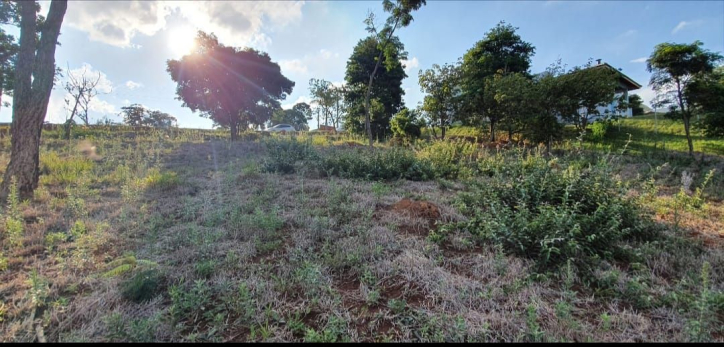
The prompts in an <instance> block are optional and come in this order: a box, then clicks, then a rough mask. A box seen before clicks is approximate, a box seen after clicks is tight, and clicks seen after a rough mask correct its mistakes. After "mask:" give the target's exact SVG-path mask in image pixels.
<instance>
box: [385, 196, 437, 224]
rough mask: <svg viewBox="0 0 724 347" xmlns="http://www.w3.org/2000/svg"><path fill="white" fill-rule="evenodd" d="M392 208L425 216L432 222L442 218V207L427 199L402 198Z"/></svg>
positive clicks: (400, 211)
mask: <svg viewBox="0 0 724 347" xmlns="http://www.w3.org/2000/svg"><path fill="white" fill-rule="evenodd" d="M390 210H391V211H393V212H397V213H401V214H408V215H410V216H411V217H419V218H425V219H427V220H429V221H432V222H434V221H436V220H438V219H440V209H439V208H438V207H437V206H435V204H433V203H430V202H427V201H414V200H410V199H402V200H400V202H398V203H396V204H394V205H392V206H391V207H390Z"/></svg>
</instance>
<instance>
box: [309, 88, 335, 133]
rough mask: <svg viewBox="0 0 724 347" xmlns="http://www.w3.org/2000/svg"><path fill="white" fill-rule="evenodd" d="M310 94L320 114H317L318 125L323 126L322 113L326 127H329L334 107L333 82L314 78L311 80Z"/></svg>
mask: <svg viewBox="0 0 724 347" xmlns="http://www.w3.org/2000/svg"><path fill="white" fill-rule="evenodd" d="M309 93H310V94H311V95H312V102H313V103H315V104H317V107H318V108H319V113H317V125H318V126H319V125H321V124H322V123H321V121H320V119H319V116H320V113H321V115H322V116H323V117H324V125H328V122H329V119H330V118H331V117H332V108H333V107H334V104H335V100H334V86H333V85H332V82H329V81H326V80H323V79H317V78H312V79H310V80H309Z"/></svg>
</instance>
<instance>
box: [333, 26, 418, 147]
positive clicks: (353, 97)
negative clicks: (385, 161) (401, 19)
mask: <svg viewBox="0 0 724 347" xmlns="http://www.w3.org/2000/svg"><path fill="white" fill-rule="evenodd" d="M387 47H388V52H387V53H386V54H384V55H380V54H381V53H383V52H382V51H381V50H380V49H379V45H378V40H377V38H376V37H373V36H370V37H367V38H365V39H362V40H360V41H359V43H358V44H357V46H355V48H354V50H353V51H352V55H351V56H350V58H349V60H348V61H347V69H346V72H345V81H346V84H347V93H346V94H345V103H346V104H347V114H346V119H345V127H346V128H347V129H349V130H352V131H356V132H365V130H366V121H367V118H369V121H370V126H369V127H370V129H371V130H370V131H371V132H372V135H373V137H377V138H379V137H384V136H386V135H387V134H389V132H390V118H392V115H394V114H395V113H397V112H399V111H400V109H401V108H402V106H403V103H402V96H403V95H404V94H405V92H404V90H403V89H402V80H403V79H404V78H405V77H407V74H405V69H404V68H403V67H402V63H401V61H400V60H401V59H406V58H407V52H405V51H404V46H403V45H402V42H400V40H399V39H398V38H397V37H392V38H391V39H390V43H389V44H388V45H387ZM392 48H394V49H392ZM377 57H382V64H385V66H386V68H385V69H381V70H379V71H377V75H376V77H375V80H376V81H377V82H376V83H375V84H373V85H372V88H371V89H369V90H370V91H371V93H370V100H373V99H376V100H378V102H380V103H381V104H382V106H383V111H382V112H377V113H376V115H373V114H372V112H367V111H368V106H366V104H367V103H369V102H371V101H369V100H367V99H366V98H367V94H368V89H367V87H368V84H367V83H368V82H369V77H370V75H371V74H372V72H373V71H374V70H375V66H376V65H377V63H378V60H377ZM360 119H363V121H362V122H360Z"/></svg>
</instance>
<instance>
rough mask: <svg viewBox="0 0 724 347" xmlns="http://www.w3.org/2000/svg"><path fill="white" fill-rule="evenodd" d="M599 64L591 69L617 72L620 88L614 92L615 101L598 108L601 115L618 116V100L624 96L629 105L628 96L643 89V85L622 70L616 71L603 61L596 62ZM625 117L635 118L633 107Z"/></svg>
mask: <svg viewBox="0 0 724 347" xmlns="http://www.w3.org/2000/svg"><path fill="white" fill-rule="evenodd" d="M596 62H597V64H596V65H594V66H591V67H590V68H589V69H601V68H603V69H610V70H612V71H615V72H617V73H618V87H616V90H615V91H614V93H615V94H614V101H613V102H612V103H610V104H608V105H606V106H599V107H597V108H596V110H597V111H598V113H599V114H601V115H605V114H616V113H617V111H616V107H617V106H618V100H620V99H621V96H623V100H625V101H626V103H628V94H629V92H630V91H633V90H637V89H639V88H641V85H640V84H638V82H636V81H634V80H633V79H631V77H628V76H626V75H625V74H624V73H623V72H621V69H616V68H614V67H613V66H611V65H609V64H608V63H601V59H597V60H596ZM622 115H623V116H625V117H631V116H633V111H632V110H631V107H629V108H627V109H626V111H625V112H624V113H623V114H622ZM598 117H600V116H595V115H593V116H592V117H591V118H590V119H589V120H595V119H596V118H598Z"/></svg>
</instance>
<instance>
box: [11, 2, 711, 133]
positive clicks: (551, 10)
mask: <svg viewBox="0 0 724 347" xmlns="http://www.w3.org/2000/svg"><path fill="white" fill-rule="evenodd" d="M48 4H49V3H48V2H41V6H42V9H41V13H42V14H45V13H47V10H48ZM370 11H371V12H373V13H375V15H376V16H377V18H379V20H380V22H381V21H382V20H383V19H384V18H386V14H385V13H384V12H383V11H382V1H381V0H375V1H278V2H274V1H260V2H252V1H228V2H227V1H210V2H192V1H151V0H141V1H109V2H102V1H69V4H68V10H67V12H66V16H65V19H64V21H63V25H62V27H61V36H60V38H59V42H60V44H61V45H60V46H59V47H57V50H56V64H57V65H58V66H59V67H61V68H63V69H64V70H66V74H68V72H67V70H68V69H69V70H71V72H70V73H71V74H73V73H75V74H77V73H78V71H81V70H83V69H85V70H86V71H88V72H90V73H92V74H93V75H94V76H99V75H98V73H100V79H101V81H100V83H99V90H100V93H99V95H98V96H97V97H96V98H95V99H94V101H93V102H92V104H91V112H90V118H91V122H95V120H96V119H100V118H103V117H107V118H110V119H111V120H114V121H116V122H120V121H122V118H121V116H119V115H118V114H119V112H120V111H121V107H123V106H126V105H130V104H132V103H138V104H142V105H144V106H146V107H148V108H150V109H154V110H161V111H163V112H167V113H169V114H171V115H173V116H175V117H176V118H177V119H178V124H179V126H181V127H187V128H211V126H212V122H211V121H210V120H208V119H206V118H203V117H200V116H199V114H198V113H196V114H194V113H193V112H191V110H189V109H188V108H184V107H182V102H181V101H179V100H176V93H175V87H176V86H175V84H174V82H173V81H172V80H171V77H170V76H169V74H168V72H167V71H166V61H167V60H168V59H178V58H180V57H181V56H183V54H184V53H185V52H188V50H189V49H190V45H191V44H192V43H193V37H194V34H195V32H196V30H203V31H206V32H213V33H214V34H216V35H217V36H218V38H219V41H220V42H221V43H223V44H225V45H228V46H237V47H243V46H248V47H253V48H255V49H259V50H262V51H265V52H267V53H269V55H270V56H271V58H272V61H274V62H276V63H278V64H279V66H280V67H281V69H282V73H283V74H284V75H285V76H286V77H287V78H289V79H291V80H292V81H294V82H295V83H296V85H295V87H294V90H293V92H292V93H291V95H289V96H288V97H287V98H286V100H283V101H282V105H283V107H284V108H291V106H293V105H294V104H295V103H297V102H300V101H305V102H309V100H310V97H309V79H311V78H322V79H325V80H328V81H331V82H333V83H341V82H343V81H344V72H345V66H346V63H347V59H348V58H349V56H350V55H351V53H352V49H353V48H354V46H355V45H356V44H357V43H358V42H359V40H360V39H362V38H364V37H366V36H367V35H368V33H367V32H366V31H365V25H364V23H363V21H364V19H365V18H366V17H367V14H368V13H369V12H370ZM413 16H414V21H413V22H412V23H411V24H410V26H409V27H406V28H402V29H400V30H399V31H398V34H399V37H400V39H401V41H402V42H403V44H404V45H405V50H406V51H407V52H408V59H407V61H406V62H404V63H405V66H406V68H405V69H406V72H407V75H408V77H407V78H406V79H405V80H404V81H403V88H404V90H405V96H404V102H405V104H406V106H407V107H410V108H414V107H416V106H417V105H418V103H419V102H421V101H422V98H423V96H424V95H423V93H422V92H421V91H420V87H419V85H418V83H417V80H418V79H417V76H418V72H419V71H420V70H421V69H429V68H431V67H432V65H433V64H440V65H442V64H445V63H455V62H456V61H457V60H458V59H459V58H460V57H462V56H463V55H464V54H465V52H466V51H467V50H468V49H470V48H471V47H472V46H473V45H474V44H475V42H477V41H479V40H481V39H482V38H483V37H484V35H485V33H486V32H487V31H488V30H490V29H491V28H492V27H494V26H495V25H496V24H497V23H498V22H500V21H505V22H506V23H509V24H512V25H513V26H515V27H517V28H519V29H518V31H517V32H518V34H519V35H520V36H521V38H522V39H523V40H525V41H527V42H530V43H532V44H533V45H534V46H535V47H536V51H535V55H534V56H533V58H532V66H531V71H532V72H534V73H537V72H541V71H543V70H545V69H546V67H548V66H549V65H551V64H552V63H554V62H555V61H556V60H558V59H560V60H561V61H562V62H563V63H564V64H566V65H567V66H568V67H569V68H570V67H573V66H578V65H584V64H585V63H586V62H587V61H588V60H589V59H602V60H603V61H604V62H607V63H609V64H611V65H613V66H614V67H616V68H621V69H622V72H623V73H625V74H626V75H628V76H629V77H631V78H633V79H634V80H635V81H637V82H639V83H640V84H642V85H643V86H644V87H643V88H641V89H639V90H637V91H634V92H633V93H634V94H639V95H640V96H641V97H642V98H643V99H644V102H645V103H646V104H649V101H650V100H651V99H652V98H653V96H654V93H653V91H652V90H651V89H650V88H649V87H648V86H647V85H648V81H649V77H650V74H649V73H648V72H647V71H646V63H645V59H646V58H647V57H648V56H649V55H650V54H651V52H652V51H653V49H654V46H656V44H659V43H662V42H675V43H691V42H693V41H695V40H700V41H702V42H704V48H706V49H709V50H711V51H715V52H719V53H722V51H724V1H435V0H428V1H427V5H426V6H424V7H422V8H421V9H420V10H419V11H417V12H414V13H413ZM5 29H6V30H7V31H8V32H10V33H17V30H16V29H15V28H12V27H5ZM65 97H66V95H65V91H64V90H63V89H62V83H60V84H58V85H57V86H56V87H55V89H54V90H53V92H52V94H51V100H50V105H49V107H48V114H47V116H46V121H49V122H51V123H62V122H63V121H65V117H66V111H65V109H64V106H65V103H64V101H63V100H64V98H65ZM3 101H10V102H12V99H11V98H9V97H7V96H4V97H3ZM11 116H12V113H11V108H8V107H3V108H2V109H0V122H10V121H11ZM310 127H311V128H312V129H314V128H316V127H317V124H316V120H313V121H311V123H310Z"/></svg>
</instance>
